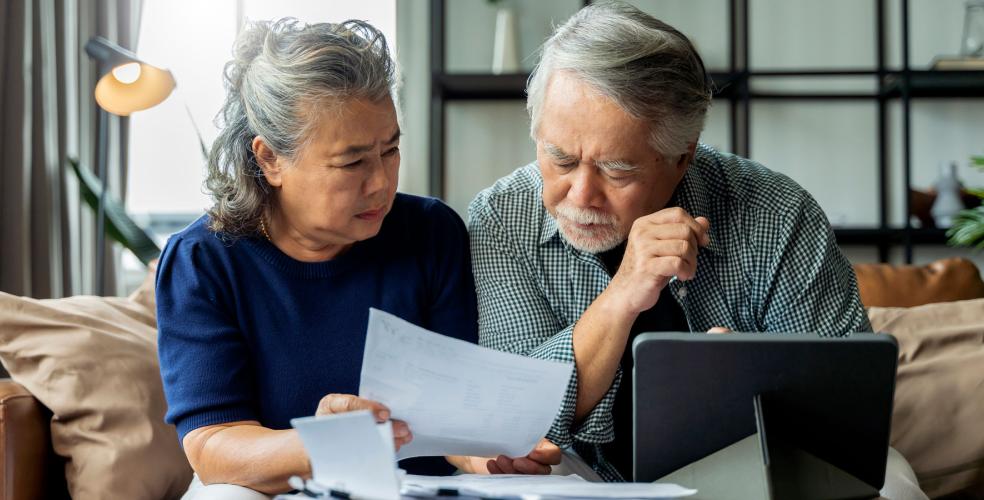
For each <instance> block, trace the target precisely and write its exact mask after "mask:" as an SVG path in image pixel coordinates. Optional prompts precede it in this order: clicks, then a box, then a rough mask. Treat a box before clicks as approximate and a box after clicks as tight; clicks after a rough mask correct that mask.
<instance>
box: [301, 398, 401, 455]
mask: <svg viewBox="0 0 984 500" xmlns="http://www.w3.org/2000/svg"><path fill="white" fill-rule="evenodd" d="M359 410H370V411H372V415H373V417H375V418H376V422H379V423H383V422H385V421H387V420H389V418H390V411H389V408H387V407H386V406H385V405H383V404H382V403H379V402H376V401H372V400H369V399H363V398H360V397H358V396H353V395H351V394H329V395H327V396H325V397H323V398H321V401H320V402H318V410H317V411H315V412H314V414H315V415H318V416H320V415H333V414H336V413H346V412H350V411H359ZM411 440H413V434H412V433H411V432H410V426H408V425H407V423H406V422H404V421H402V420H393V444H394V445H396V449H397V450H399V449H400V447H401V446H403V445H405V444H408V443H409V442H410V441H411Z"/></svg>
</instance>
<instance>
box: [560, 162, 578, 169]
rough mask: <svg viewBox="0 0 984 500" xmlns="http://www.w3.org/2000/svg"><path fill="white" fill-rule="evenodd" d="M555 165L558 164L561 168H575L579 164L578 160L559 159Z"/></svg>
mask: <svg viewBox="0 0 984 500" xmlns="http://www.w3.org/2000/svg"><path fill="white" fill-rule="evenodd" d="M554 165H557V166H558V167H560V168H574V167H576V166H577V162H576V161H568V162H562V161H557V162H554Z"/></svg>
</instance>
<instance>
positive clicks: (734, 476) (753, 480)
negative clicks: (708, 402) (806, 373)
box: [659, 394, 887, 500]
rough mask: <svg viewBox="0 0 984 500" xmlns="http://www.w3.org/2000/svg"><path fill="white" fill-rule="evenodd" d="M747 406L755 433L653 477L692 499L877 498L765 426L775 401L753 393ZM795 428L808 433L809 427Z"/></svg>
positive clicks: (867, 487) (777, 430)
mask: <svg viewBox="0 0 984 500" xmlns="http://www.w3.org/2000/svg"><path fill="white" fill-rule="evenodd" d="M753 405H754V408H755V427H756V429H757V432H756V433H755V434H752V435H751V436H748V437H747V438H745V439H742V440H741V441H738V442H737V443H734V444H732V445H730V446H727V447H725V448H723V449H721V450H719V451H717V452H715V453H712V454H710V455H708V456H707V457H704V458H702V459H700V460H698V461H696V462H694V463H691V464H690V465H687V466H685V467H683V468H681V469H679V470H677V471H675V472H673V473H671V474H669V475H667V476H665V477H663V478H661V479H660V480H659V481H660V482H671V483H677V484H680V485H683V486H686V487H690V488H696V489H697V495H696V496H694V497H691V498H692V499H707V500H710V499H717V498H729V499H734V500H753V499H754V500H763V499H770V500H811V499H855V498H858V499H860V498H874V497H877V496H878V489H877V488H874V487H873V486H871V485H869V484H867V483H865V482H864V481H861V480H860V479H858V478H856V477H854V476H852V475H851V474H849V473H847V472H845V471H843V470H841V469H840V468H838V467H837V466H835V465H833V464H830V463H828V462H826V461H824V460H823V459H820V458H818V457H816V456H815V455H813V454H811V453H809V452H807V451H804V450H802V449H800V448H799V447H797V446H796V443H795V442H794V441H795V438H794V437H792V436H787V435H784V433H783V432H782V431H781V430H780V427H779V425H777V424H775V423H773V425H771V426H770V418H769V415H770V413H771V414H773V415H775V414H776V413H777V411H776V410H777V408H778V406H777V405H778V403H777V402H775V401H770V399H769V398H768V397H766V396H763V395H761V394H759V395H757V396H755V399H754V401H753ZM770 409H771V411H770ZM773 422H774V420H773ZM770 429H771V430H770ZM800 430H801V431H802V432H809V429H800ZM886 452H887V450H886Z"/></svg>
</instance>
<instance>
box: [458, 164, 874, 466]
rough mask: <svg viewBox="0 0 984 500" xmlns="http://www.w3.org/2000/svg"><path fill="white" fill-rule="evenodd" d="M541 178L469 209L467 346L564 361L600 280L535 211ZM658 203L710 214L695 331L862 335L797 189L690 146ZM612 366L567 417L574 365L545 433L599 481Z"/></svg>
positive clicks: (848, 280) (842, 276) (693, 296)
mask: <svg viewBox="0 0 984 500" xmlns="http://www.w3.org/2000/svg"><path fill="white" fill-rule="evenodd" d="M542 192H543V180H542V178H541V177H540V172H539V169H538V166H537V164H536V163H532V164H529V165H527V166H525V167H521V168H519V169H517V170H516V171H514V172H513V173H512V174H510V175H508V176H506V177H504V178H502V179H500V180H499V181H498V182H496V183H495V184H494V185H493V186H491V187H489V188H487V189H485V190H484V191H482V192H481V193H479V195H478V196H477V197H476V198H475V199H474V200H473V201H472V203H471V205H470V206H469V209H468V213H469V224H468V225H469V232H470V233H471V252H472V266H473V270H474V273H475V285H476V289H477V292H478V323H479V333H478V335H479V342H480V343H481V344H482V345H484V346H488V347H491V348H494V349H499V350H502V351H506V352H512V353H517V354H522V355H525V356H530V357H533V358H539V359H550V360H555V361H561V362H565V363H573V362H574V345H573V337H572V335H573V330H574V325H575V323H576V322H577V320H578V318H580V317H581V314H582V313H583V312H584V311H585V309H587V308H588V306H590V305H591V303H592V302H593V301H594V299H595V298H596V297H597V296H598V295H599V294H601V292H602V291H604V289H605V288H606V287H607V286H608V283H609V282H610V281H611V278H610V277H609V275H608V272H607V270H606V268H605V265H604V264H603V263H602V261H601V260H600V259H599V258H598V257H597V256H596V255H594V254H590V253H586V252H582V251H579V250H577V249H575V248H573V247H572V246H570V244H568V243H567V241H566V240H565V239H564V238H563V237H562V236H561V234H560V233H559V232H558V228H557V221H556V220H555V219H554V218H553V217H552V216H551V215H550V214H549V213H548V212H547V211H546V209H545V208H544V207H543V202H542V199H541V195H542ZM669 206H679V207H681V208H683V209H684V210H686V211H687V213H689V214H690V215H691V216H694V217H697V216H704V217H707V218H708V219H709V220H710V221H711V228H710V237H711V243H710V245H708V246H707V247H704V248H701V249H700V251H699V252H698V255H697V274H696V277H695V278H694V279H693V280H691V281H689V282H687V283H686V284H685V286H686V287H687V291H686V293H684V294H683V295H684V297H681V294H680V293H679V291H680V286H681V285H684V284H683V283H680V282H676V281H674V282H672V283H670V285H669V286H670V287H671V294H672V295H673V297H674V298H675V299H676V300H677V302H678V303H679V304H680V306H681V308H682V309H683V311H684V314H685V315H686V316H687V321H688V322H689V323H690V325H691V327H692V329H693V330H694V331H695V332H704V331H707V329H709V328H711V327H715V326H723V327H727V328H730V329H731V330H733V331H742V332H819V333H821V334H824V335H838V336H840V335H845V334H847V333H849V332H857V331H870V330H871V326H870V324H869V323H868V319H867V316H866V315H865V311H864V308H863V306H862V305H861V301H860V298H859V296H858V290H857V282H856V279H855V276H854V272H853V270H852V269H851V266H850V264H849V263H848V261H847V259H846V258H845V257H844V255H843V254H842V253H841V251H840V249H839V248H838V246H837V242H836V240H835V238H834V233H833V231H832V230H831V228H830V224H829V223H828V222H827V218H826V217H825V215H824V213H823V211H822V210H821V209H820V207H819V206H818V205H817V203H816V201H815V200H814V199H813V198H812V197H811V196H810V195H809V193H807V192H806V191H805V190H804V189H803V188H802V187H800V186H799V185H798V184H796V183H795V182H794V181H792V180H791V179H789V178H788V177H786V176H784V175H782V174H779V173H776V172H772V171H770V170H768V169H766V168H765V167H763V166H761V165H760V164H758V163H755V162H754V161H751V160H748V159H745V158H741V157H738V156H734V155H730V154H724V153H720V152H718V151H715V150H714V149H712V148H710V147H708V146H705V145H699V146H698V148H697V152H696V155H695V158H694V161H693V162H692V163H691V165H690V168H689V169H688V171H687V173H686V174H685V175H684V177H683V179H682V181H681V182H680V185H679V186H678V187H677V189H676V191H675V193H674V195H673V198H672V199H671V201H670V203H669ZM621 377H622V373H621V370H619V371H618V373H617V374H616V376H615V379H614V381H613V382H612V385H611V387H610V388H609V390H608V392H607V393H606V394H605V396H604V397H603V398H602V399H601V401H600V402H598V404H597V405H596V406H595V408H594V409H593V410H592V411H591V412H590V413H589V414H588V415H587V416H586V417H585V418H584V419H583V420H581V421H580V422H576V421H575V420H574V407H575V402H576V400H577V383H578V381H577V371H576V370H574V374H573V375H572V377H571V381H570V384H569V385H568V387H567V393H566V396H565V398H564V402H563V405H562V407H561V408H560V409H559V411H558V413H557V417H556V419H555V420H554V422H553V425H552V427H551V429H550V431H549V432H548V434H547V438H548V439H550V440H551V441H553V442H554V443H556V444H557V445H558V446H561V447H570V448H573V449H574V450H575V451H577V452H578V454H579V455H580V456H581V457H582V458H584V459H585V460H586V461H587V462H588V463H589V464H590V465H591V466H592V467H593V468H594V469H595V470H596V471H597V472H598V473H599V474H600V475H601V476H602V477H603V478H605V479H606V480H613V481H617V480H621V479H622V478H621V476H620V475H619V473H618V471H616V470H615V468H614V467H613V466H612V465H611V464H610V463H608V462H607V461H606V460H605V458H604V456H602V453H601V447H600V446H599V445H600V444H603V443H608V442H611V441H612V440H613V439H614V432H613V419H612V412H611V409H612V405H613V403H614V400H615V391H616V390H617V389H618V385H619V382H620V381H621Z"/></svg>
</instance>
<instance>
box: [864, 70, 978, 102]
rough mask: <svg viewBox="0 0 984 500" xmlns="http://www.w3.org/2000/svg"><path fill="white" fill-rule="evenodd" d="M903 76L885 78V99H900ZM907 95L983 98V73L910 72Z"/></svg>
mask: <svg viewBox="0 0 984 500" xmlns="http://www.w3.org/2000/svg"><path fill="white" fill-rule="evenodd" d="M904 78H905V75H904V74H903V73H893V74H889V75H887V76H886V77H885V85H884V86H883V87H882V89H883V92H884V94H885V96H886V97H901V96H902V88H903V85H904ZM909 95H910V96H912V97H929V98H947V97H984V71H933V70H928V71H910V72H909Z"/></svg>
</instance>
